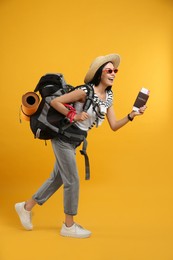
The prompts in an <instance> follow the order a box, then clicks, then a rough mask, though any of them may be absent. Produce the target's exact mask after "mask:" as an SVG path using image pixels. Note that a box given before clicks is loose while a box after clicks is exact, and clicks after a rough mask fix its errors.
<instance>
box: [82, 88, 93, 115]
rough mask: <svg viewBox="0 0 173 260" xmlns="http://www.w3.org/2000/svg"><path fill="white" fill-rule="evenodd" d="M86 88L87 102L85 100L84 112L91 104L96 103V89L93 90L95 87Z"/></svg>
mask: <svg viewBox="0 0 173 260" xmlns="http://www.w3.org/2000/svg"><path fill="white" fill-rule="evenodd" d="M85 87H86V88H87V96H86V100H85V103H84V105H83V111H84V112H86V111H87V110H88V109H89V108H90V106H91V104H92V103H93V101H94V88H93V85H89V84H87V85H85Z"/></svg>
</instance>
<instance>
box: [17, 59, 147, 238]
mask: <svg viewBox="0 0 173 260" xmlns="http://www.w3.org/2000/svg"><path fill="white" fill-rule="evenodd" d="M119 63H120V57H119V55H117V54H110V55H106V56H100V57H97V58H96V59H95V60H94V61H93V63H92V64H91V66H90V68H89V70H88V72H87V74H86V76H85V79H84V82H85V83H86V84H90V85H92V87H93V89H94V104H92V105H91V106H90V108H89V109H88V111H87V112H84V111H82V108H83V104H84V102H85V99H86V96H87V87H86V86H85V85H83V86H81V87H80V88H79V89H77V90H75V91H73V92H70V93H68V94H65V95H63V96H60V97H57V98H55V99H53V100H52V101H51V103H50V104H51V106H52V107H54V108H55V109H56V110H57V111H59V112H60V113H62V114H63V115H65V116H66V117H69V116H70V120H73V121H75V124H76V125H77V126H78V127H79V128H80V129H81V130H83V131H86V132H87V131H88V130H89V129H91V128H92V127H93V126H94V125H96V126H99V125H101V123H102V122H103V120H104V118H105V115H106V117H107V120H108V122H109V125H110V128H111V129H112V130H113V131H116V130H118V129H119V128H121V127H122V126H124V125H126V124H127V123H128V122H129V121H132V120H133V119H134V117H135V116H138V115H142V114H143V113H144V111H145V109H146V106H144V107H141V108H140V110H139V113H137V112H135V111H131V112H130V113H129V114H128V115H127V116H125V117H124V118H122V119H120V120H117V119H116V117H115V113H114V109H113V105H112V103H113V95H112V90H111V88H112V85H113V83H114V79H115V76H116V73H117V72H118V69H117V68H118V66H119ZM66 103H74V104H75V105H74V107H75V109H76V113H73V114H72V113H70V114H69V110H68V108H67V107H65V106H64V104H66ZM52 146H53V150H54V153H55V157H56V163H55V166H54V170H53V172H52V174H51V176H50V178H49V179H48V180H47V181H46V182H45V183H44V184H43V185H42V186H41V187H40V189H39V190H38V191H37V192H36V193H35V194H34V195H33V196H32V198H31V199H29V200H28V201H26V202H20V203H16V204H15V209H16V212H17V213H18V215H19V218H20V221H21V223H22V225H23V227H24V228H25V229H26V230H32V228H33V225H32V222H31V210H32V208H33V207H34V206H35V205H36V204H39V205H42V204H43V203H45V202H46V201H47V200H48V198H50V196H51V195H53V193H54V192H55V191H57V190H58V189H59V188H60V187H61V185H62V184H63V185H64V213H65V221H64V223H63V225H62V228H61V232H60V234H61V235H62V236H70V237H78V238H84V237H89V236H90V235H91V232H90V231H89V230H86V229H84V228H83V227H81V226H80V225H78V224H76V223H75V222H74V216H75V215H76V214H77V209H78V196H79V178H78V172H77V166H76V158H75V149H76V147H77V145H74V144H71V142H70V140H67V139H64V138H62V137H61V136H58V137H57V138H54V139H52Z"/></svg>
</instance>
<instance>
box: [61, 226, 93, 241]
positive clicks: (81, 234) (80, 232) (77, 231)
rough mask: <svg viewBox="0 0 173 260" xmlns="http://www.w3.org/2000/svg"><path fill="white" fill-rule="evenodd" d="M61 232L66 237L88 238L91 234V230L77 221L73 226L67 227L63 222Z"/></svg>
mask: <svg viewBox="0 0 173 260" xmlns="http://www.w3.org/2000/svg"><path fill="white" fill-rule="evenodd" d="M60 234H61V236H65V237H76V238H86V237H89V236H90V235H91V231H89V230H86V229H84V228H83V227H81V226H80V225H78V224H76V223H74V224H73V225H72V226H71V227H67V226H66V225H65V224H63V225H62V228H61V231H60Z"/></svg>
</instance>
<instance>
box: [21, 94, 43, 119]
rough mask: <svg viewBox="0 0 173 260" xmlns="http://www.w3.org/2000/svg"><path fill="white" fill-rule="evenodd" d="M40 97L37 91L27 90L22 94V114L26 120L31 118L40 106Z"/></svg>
mask: <svg viewBox="0 0 173 260" xmlns="http://www.w3.org/2000/svg"><path fill="white" fill-rule="evenodd" d="M39 103H40V98H39V96H38V95H37V94H36V93H35V92H27V93H26V94H24V95H23V96H22V105H21V115H22V118H23V119H24V120H26V121H29V120H30V116H31V115H33V114H34V113H35V112H36V111H37V108H38V106H39Z"/></svg>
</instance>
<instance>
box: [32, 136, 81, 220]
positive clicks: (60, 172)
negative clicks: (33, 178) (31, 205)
mask: <svg viewBox="0 0 173 260" xmlns="http://www.w3.org/2000/svg"><path fill="white" fill-rule="evenodd" d="M52 147H53V150H54V154H55V157H56V162H55V166H54V169H53V171H52V173H51V175H50V177H49V178H48V179H47V180H46V181H45V183H43V185H42V186H41V187H40V188H39V189H38V191H37V192H36V193H35V194H34V195H33V197H32V198H33V199H34V200H35V201H36V202H37V203H38V204H39V205H42V204H43V203H44V202H46V201H47V200H48V199H49V198H50V197H51V196H52V195H53V194H54V192H55V191H57V190H58V189H59V188H60V187H61V185H62V184H63V186H64V213H65V214H68V215H76V214H77V209H78V199H79V176H78V171H77V165H76V146H75V145H74V144H69V143H66V142H64V141H62V140H60V139H58V138H55V139H52Z"/></svg>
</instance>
